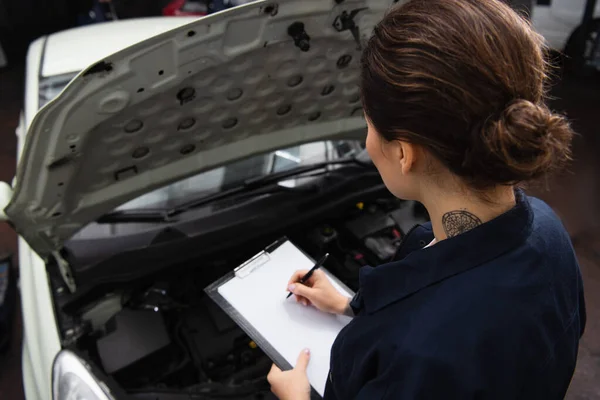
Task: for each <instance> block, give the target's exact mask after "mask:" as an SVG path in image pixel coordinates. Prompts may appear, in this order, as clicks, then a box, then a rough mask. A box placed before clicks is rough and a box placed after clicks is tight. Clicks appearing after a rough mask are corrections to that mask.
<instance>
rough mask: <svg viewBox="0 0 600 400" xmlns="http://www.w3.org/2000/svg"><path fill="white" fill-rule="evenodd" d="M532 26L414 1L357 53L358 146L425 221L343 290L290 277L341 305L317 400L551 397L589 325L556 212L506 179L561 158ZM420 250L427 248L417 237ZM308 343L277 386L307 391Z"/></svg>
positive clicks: (458, 5) (564, 384)
mask: <svg viewBox="0 0 600 400" xmlns="http://www.w3.org/2000/svg"><path fill="white" fill-rule="evenodd" d="M543 51H544V48H543V44H542V38H541V37H540V36H538V35H537V34H536V33H535V32H533V31H532V30H531V28H530V26H529V25H528V23H527V22H526V21H525V20H524V19H522V18H521V17H519V16H518V15H517V14H516V13H515V12H513V11H512V10H511V9H510V8H509V7H508V6H506V5H504V4H503V3H501V2H500V1H499V0H460V1H457V0H427V1H422V0H421V1H419V0H414V1H410V2H408V3H406V4H404V5H402V6H399V7H398V8H395V9H393V10H391V11H390V12H389V13H388V15H386V16H385V18H384V19H383V21H381V22H380V23H379V24H378V25H377V26H376V28H375V31H374V35H373V37H372V38H371V39H370V41H369V42H368V44H367V45H366V48H365V50H364V54H363V57H362V78H361V79H362V99H363V106H364V111H365V116H366V120H367V123H368V133H367V142H366V143H367V150H368V152H369V154H370V156H371V158H372V160H373V162H374V163H375V166H376V167H377V169H378V170H379V173H380V174H381V177H382V178H383V181H384V182H385V185H386V186H387V188H388V189H389V190H390V191H391V192H392V193H393V194H394V195H395V196H397V197H399V198H402V199H412V200H416V201H419V202H421V203H422V204H423V205H424V206H425V207H426V208H427V211H428V212H429V215H430V217H431V224H427V225H424V226H421V227H418V228H417V229H415V230H414V231H412V232H411V233H409V234H408V235H407V236H406V238H405V239H404V243H403V245H402V246H401V248H400V250H399V252H398V254H397V261H395V262H392V263H390V264H385V265H381V266H378V267H377V268H369V267H367V268H364V269H362V270H361V272H360V288H359V291H358V294H357V295H356V296H355V298H354V299H352V301H349V300H348V299H345V298H344V297H342V296H341V295H340V294H339V293H338V292H336V291H335V290H334V289H333V288H332V286H331V285H330V284H329V283H328V281H327V280H326V279H325V277H324V275H323V274H322V273H319V274H315V275H314V276H313V278H312V279H311V280H310V282H308V283H307V284H306V285H302V284H300V283H298V280H299V277H301V276H302V275H303V274H304V273H305V272H306V271H299V272H298V273H296V274H295V275H294V276H293V277H292V279H291V280H290V286H289V290H291V291H292V292H293V293H294V294H295V295H296V297H297V299H298V301H300V302H302V303H303V304H305V305H312V306H315V307H317V308H318V309H320V310H322V311H324V312H330V313H347V314H348V313H351V314H354V315H355V317H354V319H353V321H352V322H351V323H350V324H349V325H348V326H347V327H346V328H345V329H344V330H343V331H342V332H341V333H340V334H339V336H338V338H337V339H336V341H335V343H334V345H333V348H332V350H331V369H330V376H329V380H328V383H327V387H326V391H325V399H343V400H346V399H369V400H371V399H381V398H385V399H416V398H418V399H544V400H548V399H562V398H563V397H564V395H565V392H566V391H567V388H568V386H569V382H570V379H571V376H572V374H573V371H574V368H575V362H576V359H577V348H578V342H579V338H580V336H581V334H582V332H583V329H584V325H585V309H584V301H583V295H582V293H583V291H582V290H583V289H582V282H581V276H580V272H579V267H578V264H577V260H576V258H575V254H574V252H573V248H572V245H571V242H570V239H569V236H568V234H567V232H566V231H565V229H564V227H563V226H562V224H561V222H560V221H559V219H558V218H557V217H556V215H555V214H554V213H553V212H552V210H551V209H550V208H549V207H548V206H547V205H545V204H544V203H543V202H541V201H540V200H537V199H534V198H529V197H527V196H526V195H525V194H524V193H523V192H522V191H520V190H519V189H517V188H516V187H515V185H516V184H518V183H520V182H524V181H528V180H531V179H536V178H540V177H542V176H543V175H544V174H545V173H547V172H548V171H551V170H553V169H556V168H557V167H559V166H561V165H562V164H563V162H564V161H566V160H568V158H569V147H570V142H571V137H572V135H573V132H572V131H571V129H570V127H569V125H568V123H567V121H566V120H565V119H564V118H563V117H561V116H559V115H556V114H553V113H552V112H551V111H550V110H549V109H548V108H547V107H546V105H545V103H544V101H545V99H544V86H545V84H546V79H547V76H546V71H547V69H546V64H545V63H544V54H543ZM423 247H426V248H423ZM308 363H309V353H308V352H306V353H303V354H301V355H300V358H299V360H298V364H297V366H296V368H295V369H294V370H291V371H287V372H281V371H280V370H279V369H277V368H276V367H273V369H272V371H271V373H270V374H269V381H270V383H271V388H272V390H273V392H274V393H275V394H276V395H277V396H278V397H279V398H280V399H284V400H285V399H294V400H296V399H308V398H309V390H310V386H309V383H308V380H307V378H306V373H305V370H306V366H307V365H308Z"/></svg>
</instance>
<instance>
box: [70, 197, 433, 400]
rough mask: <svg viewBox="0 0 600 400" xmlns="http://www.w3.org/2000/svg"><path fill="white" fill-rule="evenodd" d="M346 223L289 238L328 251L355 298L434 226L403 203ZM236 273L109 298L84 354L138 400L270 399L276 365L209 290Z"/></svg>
mask: <svg viewBox="0 0 600 400" xmlns="http://www.w3.org/2000/svg"><path fill="white" fill-rule="evenodd" d="M338 215H340V216H339V217H337V218H330V219H327V220H323V222H322V223H321V224H319V225H318V226H314V227H311V228H309V229H308V230H306V231H302V232H296V233H294V234H293V235H289V238H290V240H291V241H292V242H294V243H295V244H296V245H297V246H299V247H300V248H302V249H303V250H304V251H305V252H306V253H307V254H311V255H315V254H323V253H324V252H328V253H330V258H329V259H328V261H327V263H326V264H325V266H326V268H328V269H329V270H330V271H331V272H332V273H333V274H334V275H336V276H337V277H338V278H339V279H340V280H341V281H343V282H344V283H345V284H346V285H347V286H348V287H350V288H351V289H352V290H357V286H358V270H359V269H360V268H361V267H362V266H364V265H373V266H376V265H378V264H381V263H385V262H389V261H391V260H392V259H393V257H394V255H395V253H396V251H397V249H398V247H399V246H400V244H401V242H402V239H403V237H404V234H405V233H406V232H407V231H408V230H409V229H410V228H411V227H412V226H414V225H415V224H418V223H422V222H425V221H426V220H427V215H426V213H425V211H424V209H423V208H422V207H420V206H419V205H418V204H416V203H413V202H402V201H399V200H397V199H379V200H375V201H371V202H358V203H356V204H352V205H349V206H348V207H347V210H345V211H344V212H343V213H339V214H338ZM256 250H257V251H258V250H259V249H256ZM236 266H237V265H226V264H219V263H218V262H216V263H215V265H213V266H211V268H210V269H209V270H210V271H211V272H210V273H207V272H206V271H207V269H206V268H205V269H203V270H202V272H201V273H200V272H199V271H197V269H194V268H188V269H185V270H182V271H179V272H177V273H172V274H168V275H164V276H163V278H161V279H156V280H154V281H152V282H147V283H146V284H144V285H141V286H137V287H136V288H133V289H130V290H123V291H119V292H114V293H112V294H110V295H107V296H106V297H104V299H103V300H102V301H100V302H96V303H95V304H94V305H93V306H92V307H90V308H88V309H87V310H86V311H85V312H84V313H82V315H81V318H82V320H83V321H84V322H85V324H86V325H87V328H88V331H89V332H90V333H89V334H87V335H84V336H83V337H82V338H81V339H80V340H79V341H78V342H77V346H78V347H79V349H80V351H82V352H84V353H86V354H87V356H88V357H89V358H90V359H92V360H93V361H95V363H97V364H98V365H99V366H101V367H102V369H103V371H104V372H105V373H106V374H108V375H111V376H112V377H113V378H114V379H115V380H116V381H117V382H118V383H119V384H120V385H121V386H122V387H123V388H124V389H125V390H126V391H127V392H128V393H130V394H131V395H132V396H134V397H136V398H143V399H145V398H147V399H153V400H157V399H162V398H165V399H166V398H169V399H171V398H173V399H175V398H177V399H179V398H181V399H184V398H185V399H187V398H190V397H193V396H194V395H198V396H200V398H211V397H214V398H221V397H229V398H239V399H258V398H263V399H265V398H271V397H270V396H271V395H270V392H269V387H268V385H267V382H266V379H265V377H266V375H267V373H268V371H269V368H270V366H271V361H270V360H269V358H268V357H267V356H266V355H265V354H264V353H263V352H262V351H261V350H260V349H259V348H258V347H257V345H256V344H255V343H254V342H253V341H252V339H251V338H249V337H248V336H247V335H246V334H245V333H244V332H243V331H242V330H241V329H240V328H239V327H238V326H237V325H236V324H235V323H234V322H233V321H232V320H231V319H230V318H229V316H228V315H227V314H226V313H225V312H223V311H222V310H221V309H220V308H219V307H218V306H217V305H216V304H214V303H213V302H212V300H210V299H209V298H208V297H207V296H205V295H204V292H203V288H204V287H206V286H207V285H208V284H210V283H211V282H212V281H214V280H216V279H217V278H219V277H220V276H222V275H224V274H226V273H227V271H229V270H231V269H233V268H235V267H236ZM175 395H181V396H182V397H174V396H175ZM183 396H185V397H183Z"/></svg>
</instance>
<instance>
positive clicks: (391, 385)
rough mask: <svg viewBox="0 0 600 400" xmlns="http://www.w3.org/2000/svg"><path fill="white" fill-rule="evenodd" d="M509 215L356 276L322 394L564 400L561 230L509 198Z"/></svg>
mask: <svg viewBox="0 0 600 400" xmlns="http://www.w3.org/2000/svg"><path fill="white" fill-rule="evenodd" d="M516 194H517V204H516V206H515V207H514V208H513V209H512V210H510V211H509V212H507V213H505V214H503V215H501V216H499V217H498V218H496V219H494V220H492V221H490V222H487V223H485V224H482V225H480V226H478V227H476V228H475V229H472V230H470V231H468V232H466V233H464V234H461V235H458V236H455V237H453V238H450V239H447V240H443V241H441V242H439V243H437V244H435V245H434V246H431V247H428V248H425V249H423V247H424V246H425V245H426V244H429V242H430V241H431V240H432V239H433V232H432V230H431V225H430V224H427V225H423V226H419V227H417V228H416V229H414V230H413V231H412V232H411V233H409V234H408V235H407V237H406V239H405V241H404V243H403V245H402V246H401V248H400V250H399V253H398V256H397V261H395V262H391V263H389V264H384V265H381V266H378V267H376V268H371V267H365V268H363V269H362V270H361V271H360V288H359V291H358V292H357V295H356V296H355V297H354V299H353V300H352V302H351V306H352V307H353V309H354V310H355V314H356V317H355V318H354V320H353V321H352V322H351V323H350V324H349V325H348V326H346V328H345V329H344V330H343V331H342V332H341V333H340V334H339V336H338V338H337V339H336V341H335V343H334V345H333V348H332V350H331V369H330V375H329V380H328V382H327V387H326V389H325V396H324V397H325V399H326V400H333V399H340V400H348V399H364V400H375V399H444V400H450V399H502V400H506V399H528V400H531V399H540V400H541V399H544V400H553V399H562V398H564V395H565V392H566V390H567V388H568V386H569V383H570V380H571V377H572V375H573V371H574V369H575V362H576V360H577V348H578V343H579V339H580V337H581V335H582V333H583V329H584V326H585V304H584V299H583V287H582V280H581V274H580V270H579V266H578V263H577V259H576V258H575V253H574V251H573V247H572V244H571V241H570V238H569V235H568V234H567V232H566V230H565V228H564V227H563V225H562V223H561V222H560V220H559V219H558V218H557V216H556V215H555V214H554V212H553V211H552V210H551V209H550V207H548V206H547V205H546V204H545V203H543V202H542V201H540V200H538V199H535V198H531V197H527V196H526V195H525V194H524V193H523V192H521V191H517V192H516Z"/></svg>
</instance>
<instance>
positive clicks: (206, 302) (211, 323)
mask: <svg viewBox="0 0 600 400" xmlns="http://www.w3.org/2000/svg"><path fill="white" fill-rule="evenodd" d="M184 319H185V320H184V323H183V326H182V334H183V337H184V340H185V341H186V342H187V345H188V348H189V349H190V350H191V353H192V358H193V360H194V363H195V364H196V366H197V368H198V369H200V370H202V371H204V373H205V374H206V375H207V376H208V377H209V378H211V379H212V380H215V381H221V380H223V379H229V378H231V376H232V375H234V374H235V373H236V372H239V371H240V370H243V369H244V368H247V367H249V366H251V365H254V364H255V363H256V360H257V359H258V358H259V357H261V356H264V355H263V353H262V352H261V351H260V350H259V349H258V348H257V347H256V344H254V342H252V341H251V339H250V338H249V337H248V336H247V335H246V334H245V333H244V332H243V331H242V330H241V329H240V328H238V326H237V325H236V324H235V322H233V320H232V319H231V318H229V316H228V315H227V314H225V313H224V312H223V311H222V310H221V309H220V308H219V307H218V306H217V305H216V304H215V303H214V302H213V301H212V300H210V299H209V298H208V297H203V298H202V300H201V302H200V305H199V307H195V308H193V309H190V310H189V311H188V312H187V313H186V314H185V318H184Z"/></svg>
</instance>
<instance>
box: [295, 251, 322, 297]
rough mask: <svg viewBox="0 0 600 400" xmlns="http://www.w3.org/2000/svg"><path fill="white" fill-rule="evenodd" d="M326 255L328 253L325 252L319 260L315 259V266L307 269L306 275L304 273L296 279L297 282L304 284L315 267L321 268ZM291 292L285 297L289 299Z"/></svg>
mask: <svg viewBox="0 0 600 400" xmlns="http://www.w3.org/2000/svg"><path fill="white" fill-rule="evenodd" d="M327 257H329V253H327V254H325V255H324V256H323V257H321V259H320V260H319V261H317V263H316V264H315V266H314V267H312V268H311V269H310V271H308V272H307V273H306V275H304V276H303V277H302V278H300V280H299V281H298V283H302V284H304V283H305V282H306V281H307V280H309V279H310V277H311V276H312V275H313V273H314V272H315V271H316V270H317V269H319V268H321V267H322V266H323V263H324V262H325V260H327ZM292 294H293V293H292V292H289V293H288V295H287V297H286V299H289V298H290V296H291V295H292Z"/></svg>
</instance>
